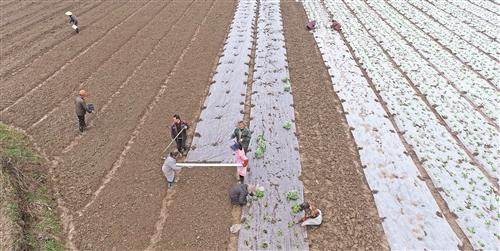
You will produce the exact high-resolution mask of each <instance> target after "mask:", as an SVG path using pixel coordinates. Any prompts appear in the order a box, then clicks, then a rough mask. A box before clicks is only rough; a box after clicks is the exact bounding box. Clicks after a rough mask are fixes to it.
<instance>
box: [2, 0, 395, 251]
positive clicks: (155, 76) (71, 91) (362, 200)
mask: <svg viewBox="0 0 500 251" xmlns="http://www.w3.org/2000/svg"><path fill="white" fill-rule="evenodd" d="M235 7H236V1H227V0H190V1H187V0H186V1H178V0H168V1H156V0H151V1H146V0H144V1H127V2H125V1H62V0H61V1H50V3H48V2H43V1H40V2H31V1H2V2H1V4H0V8H1V9H2V10H1V17H2V20H1V23H0V27H1V30H2V31H1V33H0V36H1V51H0V55H1V59H0V64H1V69H0V75H1V82H0V121H2V122H3V123H6V124H9V125H11V126H14V127H16V128H19V129H21V130H22V131H24V132H26V133H27V134H28V135H30V137H31V138H32V139H33V140H34V143H35V144H36V146H37V147H39V148H40V149H41V151H42V153H43V154H45V155H46V156H47V157H48V158H49V159H50V160H51V161H52V163H53V165H52V168H51V170H52V171H51V174H52V176H53V177H52V179H53V184H52V185H53V186H54V187H55V190H56V191H57V192H58V193H57V196H58V198H59V203H60V204H61V205H60V206H61V207H62V208H65V209H67V211H65V212H61V215H62V221H63V223H64V225H65V234H66V235H67V240H66V242H67V244H66V246H67V248H69V249H79V250H111V249H116V250H144V249H149V250H223V249H227V248H230V247H228V246H230V245H231V244H230V233H229V227H230V226H231V224H232V223H234V222H232V220H233V216H232V214H231V213H232V212H231V211H232V206H231V205H230V203H229V200H228V198H227V192H228V190H229V188H230V187H231V185H232V184H234V182H235V181H234V170H232V169H221V168H203V169H187V170H182V171H181V172H180V175H179V181H178V183H176V184H175V185H174V188H173V189H169V190H167V187H166V182H165V179H164V177H163V175H162V173H161V169H160V168H161V164H162V160H161V159H160V157H161V156H160V154H161V150H162V149H163V148H164V147H165V146H166V144H168V143H169V141H170V132H169V128H170V124H171V120H172V119H171V118H172V115H173V114H180V115H181V117H182V118H183V119H184V120H186V121H188V122H190V123H191V124H192V125H193V129H194V128H195V126H196V121H197V119H198V116H199V114H200V111H201V109H202V105H203V102H204V100H205V97H206V95H207V93H208V88H209V85H210V82H211V76H212V75H213V74H214V69H215V67H216V65H217V61H218V59H219V56H220V51H221V48H222V46H223V45H224V40H225V39H226V37H227V33H228V29H229V26H230V24H231V20H232V18H233V15H234V10H235ZM66 10H71V11H73V12H74V13H75V15H76V16H77V17H78V18H79V21H80V22H81V25H82V26H81V32H80V34H75V33H73V31H72V29H71V27H70V26H69V25H68V24H67V17H66V16H64V12H65V11H66ZM282 13H283V20H284V26H285V37H286V42H287V50H288V60H289V65H290V76H291V80H292V81H293V83H294V93H293V95H294V101H295V105H296V107H295V109H296V117H297V126H298V129H299V137H298V139H299V143H300V153H301V161H302V166H303V171H302V173H303V175H302V176H303V177H302V179H303V181H304V185H305V188H306V199H307V200H310V201H311V202H313V203H315V204H317V205H318V206H319V207H320V208H321V209H322V210H323V212H324V214H325V217H324V223H323V226H321V227H320V228H318V229H314V230H312V231H310V232H309V237H310V248H311V249H313V250H326V249H327V250H333V249H349V248H352V249H373V250H380V249H385V248H387V244H386V243H385V240H384V236H383V230H382V227H381V225H380V220H379V219H378V217H377V212H376V209H375V206H374V202H373V198H372V196H371V192H370V190H369V188H368V186H367V184H366V181H365V180H364V177H363V174H362V170H361V165H360V163H359V160H358V158H359V157H358V156H357V154H356V149H355V145H354V143H353V140H352V136H351V135H350V132H349V127H348V125H347V123H346V121H345V118H344V115H343V112H342V110H341V106H340V101H339V99H338V97H337V96H336V94H335V92H334V91H333V89H332V87H331V82H330V80H329V76H328V73H327V71H326V68H325V66H324V64H323V62H322V60H321V57H320V54H319V51H318V49H317V48H316V44H315V42H314V39H313V37H312V36H311V35H310V34H309V33H308V32H307V31H305V30H304V29H303V24H304V23H305V21H306V16H305V13H304V10H303V9H302V6H301V5H300V4H298V3H295V2H288V1H287V2H284V3H283V4H282ZM81 88H84V89H86V90H87V91H88V92H89V93H90V95H89V97H88V100H89V102H91V103H93V104H95V106H96V112H95V113H93V114H90V115H88V116H87V124H89V128H88V130H87V131H85V132H84V133H80V132H79V131H78V126H77V118H76V116H75V114H74V104H73V102H74V98H75V95H76V93H77V92H78V90H79V89H81ZM311 96H314V97H315V98H312V99H311V98H310V97H311ZM325 110H327V111H328V113H324V112H322V111H325ZM320 125H329V126H328V130H324V127H323V126H320ZM193 131H194V130H191V131H190V136H192V133H193Z"/></svg>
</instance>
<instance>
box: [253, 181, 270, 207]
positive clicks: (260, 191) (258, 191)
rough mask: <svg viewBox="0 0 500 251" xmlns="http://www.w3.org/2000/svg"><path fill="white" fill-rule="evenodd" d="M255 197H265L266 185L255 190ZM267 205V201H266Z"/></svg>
mask: <svg viewBox="0 0 500 251" xmlns="http://www.w3.org/2000/svg"><path fill="white" fill-rule="evenodd" d="M255 197H257V198H262V197H264V187H263V186H258V187H257V189H256V190H255ZM265 207H267V202H266V205H265Z"/></svg>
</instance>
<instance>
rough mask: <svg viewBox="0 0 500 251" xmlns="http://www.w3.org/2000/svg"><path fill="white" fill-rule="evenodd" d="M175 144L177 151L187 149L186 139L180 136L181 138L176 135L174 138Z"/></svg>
mask: <svg viewBox="0 0 500 251" xmlns="http://www.w3.org/2000/svg"><path fill="white" fill-rule="evenodd" d="M175 144H176V145H177V151H179V152H184V151H187V147H186V139H185V138H184V137H182V138H181V137H178V138H177V139H176V140H175Z"/></svg>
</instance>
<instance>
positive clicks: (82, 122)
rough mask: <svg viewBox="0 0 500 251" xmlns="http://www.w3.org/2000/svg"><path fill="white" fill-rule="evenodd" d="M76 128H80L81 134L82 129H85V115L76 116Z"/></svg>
mask: <svg viewBox="0 0 500 251" xmlns="http://www.w3.org/2000/svg"><path fill="white" fill-rule="evenodd" d="M78 126H79V128H80V132H83V129H85V127H87V124H85V115H82V116H78Z"/></svg>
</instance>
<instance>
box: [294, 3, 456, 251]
mask: <svg viewBox="0 0 500 251" xmlns="http://www.w3.org/2000/svg"><path fill="white" fill-rule="evenodd" d="M303 5H304V8H305V10H306V13H307V15H308V17H309V19H310V20H316V22H317V28H316V29H315V31H314V33H313V34H314V37H315V39H316V42H317V44H318V46H319V47H320V50H321V52H322V55H323V59H324V61H325V64H326V65H327V66H329V73H330V76H331V77H332V83H333V84H334V86H333V87H334V90H335V91H336V92H337V93H338V95H339V98H341V99H343V100H345V102H343V103H342V105H343V108H344V111H346V112H347V115H346V118H347V121H348V123H349V125H350V126H351V127H353V128H354V130H353V131H352V134H353V136H354V139H355V141H356V144H357V146H358V147H361V148H362V149H361V150H359V154H360V157H361V162H362V164H363V165H364V167H365V168H364V173H365V176H366V179H367V181H368V184H369V186H370V188H371V190H372V191H375V194H374V195H373V196H374V198H375V202H376V205H377V209H378V212H379V215H380V217H381V218H383V219H384V220H383V223H382V224H383V227H384V232H385V234H386V237H387V239H388V241H389V244H390V246H391V248H392V249H394V250H400V249H424V248H427V249H447V250H451V249H456V248H457V246H458V245H459V244H460V241H459V239H458V238H457V236H456V235H455V233H454V232H453V230H452V229H451V227H450V226H449V225H448V223H447V222H446V220H445V219H443V218H442V217H439V216H438V212H439V214H441V212H440V210H439V208H438V206H437V204H436V202H435V201H434V198H433V197H432V194H431V192H430V191H429V189H428V188H427V186H426V184H425V182H423V181H422V180H420V179H419V176H421V174H420V173H419V172H418V170H417V168H416V166H415V164H414V163H413V161H412V159H411V158H410V157H409V156H407V155H406V154H405V151H406V149H405V147H404V146H403V144H402V142H401V140H400V139H399V137H398V135H397V134H396V133H395V129H394V127H393V126H392V124H391V122H390V121H389V119H388V118H386V116H387V114H386V112H385V111H384V109H383V108H382V106H381V105H380V101H379V100H378V98H377V96H376V95H375V94H374V93H373V91H372V89H371V88H370V86H369V84H368V82H367V80H366V79H365V78H364V76H363V75H362V73H361V70H360V69H359V68H358V67H357V66H356V62H355V61H354V59H353V58H352V56H351V55H350V53H349V51H348V48H347V46H346V45H345V44H344V42H343V40H342V39H341V37H340V35H339V34H338V33H337V32H335V31H334V30H332V29H331V28H329V25H330V18H329V14H328V12H327V11H326V9H325V8H324V7H323V5H322V4H321V2H318V1H314V0H311V1H304V2H303Z"/></svg>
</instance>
